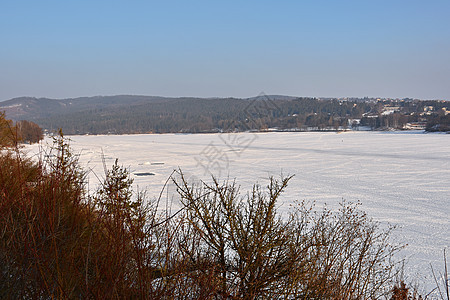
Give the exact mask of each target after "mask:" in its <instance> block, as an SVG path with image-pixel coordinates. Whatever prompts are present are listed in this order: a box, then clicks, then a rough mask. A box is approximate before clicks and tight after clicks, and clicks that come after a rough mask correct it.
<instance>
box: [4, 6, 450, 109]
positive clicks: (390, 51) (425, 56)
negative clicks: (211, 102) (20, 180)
mask: <svg viewBox="0 0 450 300" xmlns="http://www.w3.org/2000/svg"><path fill="white" fill-rule="evenodd" d="M449 16H450V1H449V0H427V1H423V0H420V1H418V0H388V1H385V0H379V1H366V0H352V1H350V0H340V1H325V0H304V1H302V0H297V1H287V0H286V1H283V0H280V1H275V0H273V1H266V0H259V1H252V0H249V1H243V0H241V1H235V0H228V1H216V0H209V1H197V0H190V1H171V0H168V1H139V0H128V1H115V0H108V1H100V0H99V1H95V0H90V1H85V0H77V1H74V0H67V1H47V0H40V1H34V0H33V1H32V0H1V1H0V101H1V100H8V99H11V98H14V97H20V96H32V97H48V98H71V97H80V96H97V95H119V94H131V95H154V96H175V97H178V96H196V97H251V96H256V95H258V94H260V93H261V92H264V93H266V94H279V95H291V96H312V97H366V96H367V97H391V98H406V97H409V98H420V99H445V100H450V17H449Z"/></svg>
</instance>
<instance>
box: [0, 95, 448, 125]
mask: <svg viewBox="0 0 450 300" xmlns="http://www.w3.org/2000/svg"><path fill="white" fill-rule="evenodd" d="M449 103H450V102H447V101H435V100H433V101H419V100H398V99H385V100H379V99H366V100H365V101H360V99H356V100H348V99H326V100H321V99H316V98H295V97H289V96H265V95H263V96H259V97H253V98H247V99H240V98H188V97H181V98H166V97H153V96H128V95H123V96H97V97H83V98H73V99H60V100H58V99H47V98H39V99H38V98H29V97H22V98H15V99H12V100H8V101H4V102H0V111H5V112H6V117H7V118H8V119H12V120H14V121H19V120H30V121H33V122H35V123H37V124H38V125H39V126H41V127H42V128H43V129H46V130H48V131H53V132H54V131H56V130H58V129H59V128H61V129H62V130H63V132H64V133H65V134H128V133H169V132H172V133H177V132H182V133H200V132H233V131H248V130H257V131H261V130H269V129H273V128H276V129H279V130H339V129H343V128H347V126H353V127H358V126H359V125H364V126H365V127H366V128H367V127H369V128H372V129H374V130H386V129H392V128H393V129H405V128H425V127H426V128H427V130H429V131H448V130H449V126H450V114H448V112H449V111H450V104H449Z"/></svg>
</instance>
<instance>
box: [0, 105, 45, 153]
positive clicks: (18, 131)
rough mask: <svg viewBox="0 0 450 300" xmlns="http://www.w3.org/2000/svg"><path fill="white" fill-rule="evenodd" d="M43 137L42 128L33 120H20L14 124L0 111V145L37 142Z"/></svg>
mask: <svg viewBox="0 0 450 300" xmlns="http://www.w3.org/2000/svg"><path fill="white" fill-rule="evenodd" d="M43 138H44V134H43V132H42V128H41V127H39V125H37V124H36V123H34V122H31V121H27V120H21V121H18V122H16V123H15V124H14V122H13V121H11V120H8V119H6V118H5V113H3V112H0V145H2V146H13V145H14V143H18V142H22V143H29V144H32V143H37V142H39V141H40V140H42V139H43Z"/></svg>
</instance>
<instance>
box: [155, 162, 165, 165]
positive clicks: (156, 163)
mask: <svg viewBox="0 0 450 300" xmlns="http://www.w3.org/2000/svg"><path fill="white" fill-rule="evenodd" d="M163 164H164V163H163V162H152V165H163Z"/></svg>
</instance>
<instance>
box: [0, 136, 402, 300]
mask: <svg viewBox="0 0 450 300" xmlns="http://www.w3.org/2000/svg"><path fill="white" fill-rule="evenodd" d="M43 154H45V155H43V158H42V159H41V160H40V161H39V162H32V161H30V160H29V159H27V158H26V157H23V155H22V154H21V153H20V151H18V150H17V149H16V150H3V152H2V154H1V156H0V166H1V169H0V228H1V232H0V298H10V299H16V298H26V299H28V298H31V299H35V298H39V299H50V298H58V299H72V298H75V299H77V298H92V299H124V298H140V299H153V298H181V299H192V298H194V299H195V298H206V299H225V298H229V299H237V298H243V299H257V298H258V299H262V298H275V299H281V298H283V299H285V298H289V299H290V298H299V299H377V298H381V297H389V295H391V294H392V287H393V286H394V279H395V276H396V272H397V267H398V266H397V264H396V263H395V262H394V260H393V255H394V254H395V253H396V252H397V251H398V249H399V248H397V247H394V246H392V245H391V244H390V243H389V240H388V238H389V233H390V231H391V229H387V230H381V229H380V228H379V227H378V225H377V224H376V223H375V222H373V221H371V220H370V219H369V218H368V217H367V216H366V215H365V214H364V213H363V212H361V211H360V210H358V208H357V205H352V204H346V203H342V206H341V209H340V210H339V211H337V212H332V211H330V210H327V209H324V210H321V211H316V210H314V209H313V207H311V206H308V205H306V204H304V203H298V204H296V205H295V206H293V207H291V209H290V212H289V214H288V215H287V216H283V217H282V216H281V215H280V214H279V213H278V212H277V200H278V198H279V196H280V195H281V194H282V192H283V191H284V189H285V188H286V186H287V184H288V182H289V179H290V178H289V177H287V178H281V179H280V180H275V179H273V178H272V179H271V180H270V183H269V185H268V187H267V190H264V189H263V188H262V187H260V186H259V185H255V186H254V187H253V189H252V191H250V192H249V193H248V194H244V195H241V194H240V192H239V187H238V186H237V185H236V184H235V183H234V182H224V183H220V182H219V181H217V180H215V179H213V181H212V183H211V184H207V183H199V184H197V185H190V184H188V183H187V181H186V180H185V179H184V177H183V174H182V173H181V172H179V173H178V175H179V176H174V177H173V180H174V182H175V184H176V185H177V188H178V195H179V200H180V202H181V203H182V209H181V210H180V211H179V212H178V213H177V214H176V215H172V216H168V215H166V214H164V213H163V214H159V213H158V204H159V201H160V200H161V199H156V200H155V201H154V202H152V201H149V200H148V199H146V198H145V196H144V195H143V194H134V193H133V192H132V189H131V185H132V180H131V179H130V178H129V175H128V172H127V170H126V169H124V168H123V167H121V166H120V165H118V163H117V161H116V163H115V164H114V165H113V166H112V168H111V169H110V170H108V171H107V172H106V174H105V179H104V182H103V184H102V185H101V186H100V188H99V189H98V191H97V192H95V193H93V194H89V193H88V192H87V191H86V189H85V173H84V171H83V170H82V169H80V168H79V166H78V163H77V160H76V157H75V156H73V155H72V153H71V152H70V149H69V146H68V144H67V142H66V140H64V139H63V138H62V136H61V137H60V138H57V139H55V146H54V148H53V149H51V150H49V152H48V153H43ZM395 295H402V294H401V293H400V294H399V292H398V291H397V294H395ZM395 299H401V298H395Z"/></svg>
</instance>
